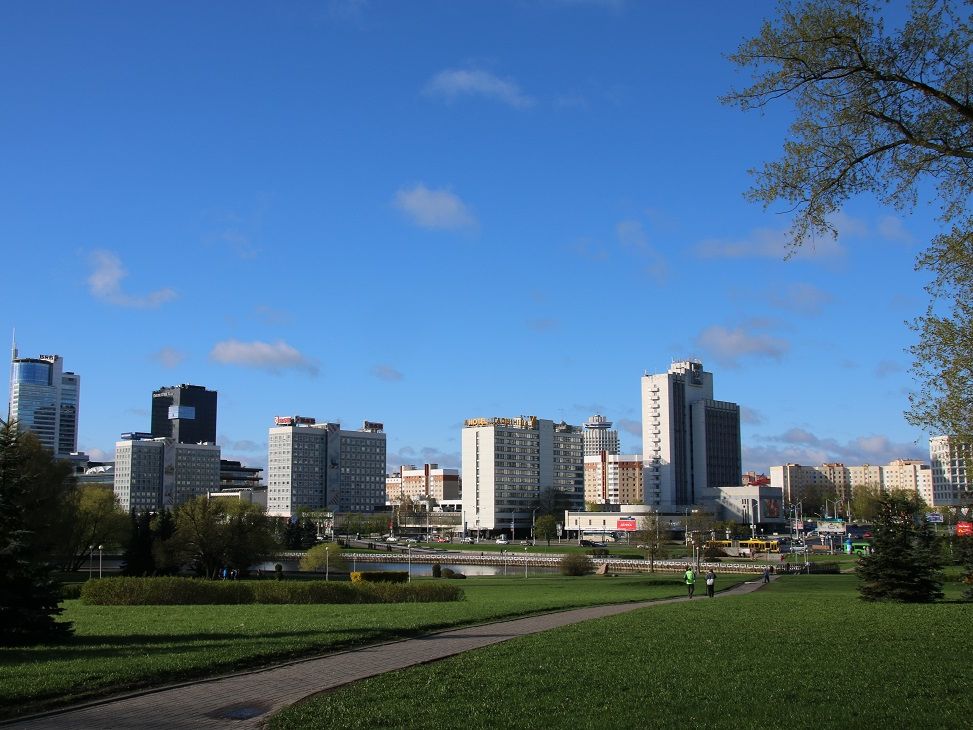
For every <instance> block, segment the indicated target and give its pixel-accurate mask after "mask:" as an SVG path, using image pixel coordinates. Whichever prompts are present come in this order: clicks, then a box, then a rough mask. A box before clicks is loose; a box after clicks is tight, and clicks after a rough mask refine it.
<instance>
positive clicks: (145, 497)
mask: <svg viewBox="0 0 973 730" xmlns="http://www.w3.org/2000/svg"><path fill="white" fill-rule="evenodd" d="M114 487H115V496H116V497H117V498H118V502H119V504H120V505H121V507H122V509H124V510H126V511H130V512H143V511H145V510H152V511H155V510H160V509H172V508H174V507H178V506H179V505H180V504H182V503H183V502H187V501H188V500H190V499H192V498H193V497H199V496H202V495H207V494H209V493H210V492H214V491H217V490H218V489H219V488H220V447H219V446H217V445H216V444H180V443H179V442H177V441H176V440H175V439H171V438H147V439H145V438H134V439H124V440H122V441H118V442H116V444H115V478H114Z"/></svg>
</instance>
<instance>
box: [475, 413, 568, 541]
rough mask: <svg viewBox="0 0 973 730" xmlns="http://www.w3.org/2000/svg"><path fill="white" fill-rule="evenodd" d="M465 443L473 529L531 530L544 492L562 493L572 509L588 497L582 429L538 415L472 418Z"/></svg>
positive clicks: (523, 532) (524, 531) (523, 531)
mask: <svg viewBox="0 0 973 730" xmlns="http://www.w3.org/2000/svg"><path fill="white" fill-rule="evenodd" d="M462 448H463V452H462V453H463V469H462V472H463V502H462V503H463V523H464V529H469V530H477V531H480V530H491V531H493V530H513V531H516V530H519V531H521V534H527V531H529V529H530V525H531V519H532V510H533V508H534V505H535V503H536V501H537V499H538V497H539V496H540V494H541V492H543V491H544V490H547V489H554V490H557V491H559V492H561V493H562V494H563V495H564V496H565V497H566V498H567V501H568V503H569V504H571V506H572V509H578V508H580V507H581V506H582V504H583V499H584V443H583V439H582V433H581V428H579V427H578V426H571V425H569V424H567V423H564V422H561V423H554V422H553V421H549V420H545V419H539V418H537V417H536V416H521V417H519V418H473V419H469V420H467V421H466V423H465V426H464V428H463V434H462Z"/></svg>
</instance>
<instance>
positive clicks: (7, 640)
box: [0, 421, 72, 645]
mask: <svg viewBox="0 0 973 730" xmlns="http://www.w3.org/2000/svg"><path fill="white" fill-rule="evenodd" d="M45 454H46V456H47V462H46V463H45V462H44V459H43V458H42V457H43V455H45ZM53 461H54V460H53V458H52V457H51V456H50V454H49V453H48V452H45V451H44V450H43V449H42V448H41V447H40V444H39V442H38V441H37V439H36V438H35V437H34V436H33V434H30V433H25V434H20V433H18V431H17V427H16V425H15V424H12V423H4V422H3V421H0V644H2V645H9V644H33V643H39V642H42V641H46V640H53V639H59V638H63V637H65V636H67V635H69V634H70V633H71V632H72V627H71V624H70V623H67V622H63V621H57V620H55V619H56V617H57V616H58V615H60V614H61V612H62V609H61V608H60V606H59V605H58V603H59V601H60V591H59V589H58V586H57V584H56V583H55V582H54V580H53V578H52V576H51V571H52V567H53V566H52V565H51V563H50V562H49V561H47V560H46V559H45V558H44V556H45V554H46V553H47V551H48V550H49V548H50V546H49V545H45V544H43V542H39V541H38V537H39V533H38V531H36V529H35V527H36V526H37V525H38V524H39V523H38V522H37V520H38V519H39V518H40V515H38V514H32V513H31V511H30V506H31V505H32V504H33V503H34V496H33V495H34V493H35V490H37V491H44V492H49V491H53V490H52V489H50V485H45V484H43V483H42V480H43V479H44V478H46V477H47V476H49V475H50V474H51V473H57V470H56V469H53V468H52V462H53ZM37 467H40V468H37Z"/></svg>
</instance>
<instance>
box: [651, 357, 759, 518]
mask: <svg viewBox="0 0 973 730" xmlns="http://www.w3.org/2000/svg"><path fill="white" fill-rule="evenodd" d="M642 458H643V460H644V480H643V485H644V486H643V488H644V498H645V502H646V504H651V505H656V506H663V507H673V506H679V505H691V504H695V503H696V502H697V500H698V499H700V498H701V496H702V495H703V494H704V493H705V490H706V489H711V488H719V487H722V486H731V485H736V484H739V482H740V475H741V472H742V456H741V446H740V407H739V406H738V405H737V404H736V403H730V402H727V401H718V400H714V399H713V374H712V373H709V372H707V371H706V370H704V369H703V364H702V363H701V362H698V361H695V360H685V361H681V362H674V363H673V364H672V365H671V366H670V367H669V371H668V372H666V373H661V374H656V375H649V374H648V373H646V374H645V375H644V376H643V377H642Z"/></svg>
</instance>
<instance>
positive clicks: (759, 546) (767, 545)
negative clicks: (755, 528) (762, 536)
mask: <svg viewBox="0 0 973 730" xmlns="http://www.w3.org/2000/svg"><path fill="white" fill-rule="evenodd" d="M739 547H740V548H743V549H746V550H749V551H750V552H751V553H779V552H780V542H779V541H778V540H740V543H739Z"/></svg>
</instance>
